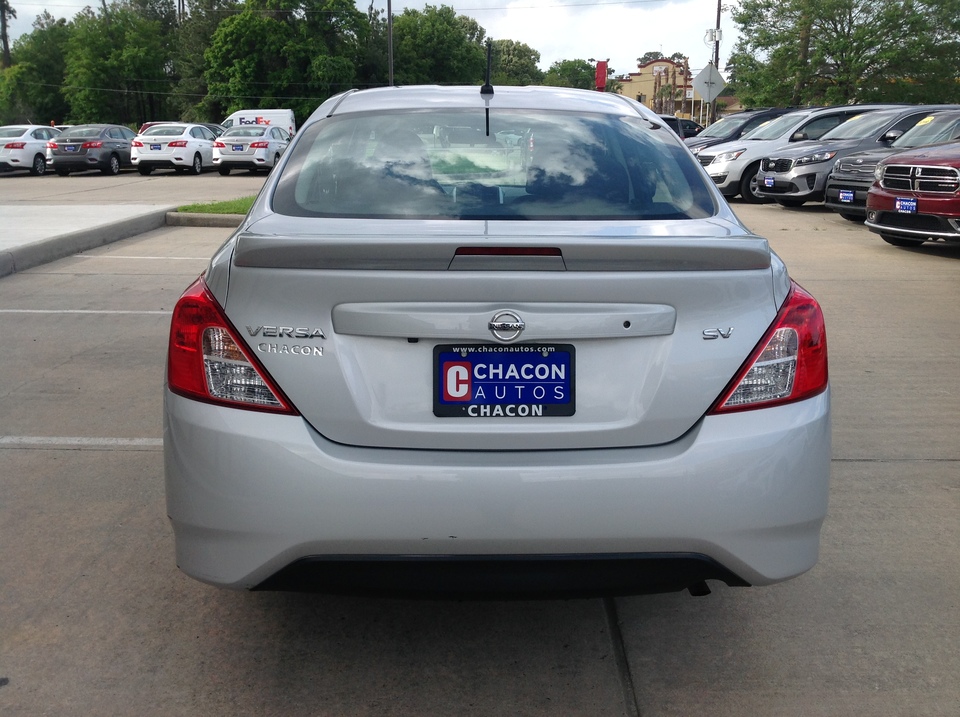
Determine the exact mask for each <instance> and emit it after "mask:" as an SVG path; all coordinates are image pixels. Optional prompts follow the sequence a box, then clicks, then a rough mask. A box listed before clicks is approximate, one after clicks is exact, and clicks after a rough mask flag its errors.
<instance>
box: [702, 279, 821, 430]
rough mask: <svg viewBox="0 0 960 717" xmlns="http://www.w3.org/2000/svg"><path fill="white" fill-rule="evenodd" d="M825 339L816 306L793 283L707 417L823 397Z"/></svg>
mask: <svg viewBox="0 0 960 717" xmlns="http://www.w3.org/2000/svg"><path fill="white" fill-rule="evenodd" d="M828 378H829V377H828V372H827V334H826V329H825V325H824V321H823V311H822V310H821V309H820V304H818V303H817V300H816V299H814V298H813V296H811V295H810V294H809V293H807V292H806V291H805V290H804V289H803V288H802V287H801V286H800V285H799V284H797V283H795V282H791V288H790V293H789V295H788V296H787V300H786V301H784V302H783V306H782V307H781V308H780V311H779V312H778V314H777V318H776V319H775V320H774V322H773V324H772V325H771V326H770V328H769V329H768V330H767V332H766V334H764V336H763V338H762V339H761V340H760V342H759V343H758V344H757V346H756V348H755V349H754V350H753V352H752V353H751V354H750V357H749V358H748V359H747V360H746V362H744V364H743V366H742V367H741V369H740V370H739V371H738V372H737V375H736V376H734V378H733V380H732V381H731V382H730V383H729V384H728V386H727V388H726V389H724V391H723V393H722V394H720V398H719V399H717V401H716V403H714V405H713V407H712V408H711V409H710V411H709V413H711V414H717V413H730V412H733V411H747V410H751V409H755V408H769V407H771V406H778V405H781V404H784V403H792V402H794V401H800V400H803V399H805V398H810V397H811V396H816V395H817V394H819V393H823V392H824V391H825V390H826V389H827V384H828Z"/></svg>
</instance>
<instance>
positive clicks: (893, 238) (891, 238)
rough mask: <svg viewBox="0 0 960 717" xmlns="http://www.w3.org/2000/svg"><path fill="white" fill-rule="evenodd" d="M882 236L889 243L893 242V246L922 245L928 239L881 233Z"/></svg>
mask: <svg viewBox="0 0 960 717" xmlns="http://www.w3.org/2000/svg"><path fill="white" fill-rule="evenodd" d="M880 238H881V239H883V240H884V241H885V242H886V243H887V244H893V246H906V247H909V246H920V245H921V244H923V242H925V241H926V239H907V238H906V237H901V236H897V235H896V234H881V235H880Z"/></svg>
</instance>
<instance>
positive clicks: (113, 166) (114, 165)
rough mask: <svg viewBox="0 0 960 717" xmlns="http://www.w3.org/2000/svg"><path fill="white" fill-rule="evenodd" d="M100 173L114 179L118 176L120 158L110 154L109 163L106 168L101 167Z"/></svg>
mask: <svg viewBox="0 0 960 717" xmlns="http://www.w3.org/2000/svg"><path fill="white" fill-rule="evenodd" d="M100 172H101V173H102V174H109V175H110V176H112V177H116V176H117V175H118V174H120V158H119V157H118V156H117V155H115V154H111V155H110V162H109V163H108V164H107V166H106V167H102V168H101V169H100Z"/></svg>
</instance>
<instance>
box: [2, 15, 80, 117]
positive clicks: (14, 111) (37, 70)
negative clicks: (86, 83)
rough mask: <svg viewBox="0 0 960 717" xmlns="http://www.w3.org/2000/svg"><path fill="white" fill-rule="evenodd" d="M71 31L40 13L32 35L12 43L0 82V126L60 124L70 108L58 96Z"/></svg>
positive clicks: (53, 18)
mask: <svg viewBox="0 0 960 717" xmlns="http://www.w3.org/2000/svg"><path fill="white" fill-rule="evenodd" d="M70 32H71V27H70V26H69V25H68V24H67V21H66V20H64V19H62V18H55V17H53V16H52V15H51V14H50V13H48V12H46V11H44V13H43V14H42V15H39V16H38V17H37V19H36V20H35V21H34V23H33V31H32V32H31V33H30V34H29V35H23V36H22V37H20V38H19V39H18V40H17V41H16V42H14V45H13V50H12V61H13V64H12V66H11V67H10V68H9V69H8V70H4V71H3V79H2V81H0V107H2V108H4V111H3V112H0V122H3V123H5V124H6V123H11V122H26V121H31V122H36V123H39V124H46V123H47V122H50V121H51V120H53V121H56V122H57V124H62V123H63V122H65V121H66V120H67V119H68V118H69V110H70V106H69V104H68V103H67V100H66V98H65V97H64V96H63V94H62V93H61V92H60V86H61V85H62V84H63V75H64V72H65V69H66V57H65V51H66V47H67V43H68V41H69V39H70Z"/></svg>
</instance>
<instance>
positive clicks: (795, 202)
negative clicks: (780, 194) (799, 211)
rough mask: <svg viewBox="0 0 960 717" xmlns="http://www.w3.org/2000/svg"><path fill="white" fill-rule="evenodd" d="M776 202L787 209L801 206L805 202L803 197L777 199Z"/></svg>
mask: <svg viewBox="0 0 960 717" xmlns="http://www.w3.org/2000/svg"><path fill="white" fill-rule="evenodd" d="M777 204H779V205H780V206H781V207H786V208H787V209H796V208H797V207H802V206H803V205H804V204H806V202H805V201H804V200H803V199H778V200H777Z"/></svg>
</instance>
